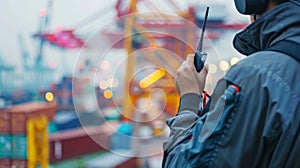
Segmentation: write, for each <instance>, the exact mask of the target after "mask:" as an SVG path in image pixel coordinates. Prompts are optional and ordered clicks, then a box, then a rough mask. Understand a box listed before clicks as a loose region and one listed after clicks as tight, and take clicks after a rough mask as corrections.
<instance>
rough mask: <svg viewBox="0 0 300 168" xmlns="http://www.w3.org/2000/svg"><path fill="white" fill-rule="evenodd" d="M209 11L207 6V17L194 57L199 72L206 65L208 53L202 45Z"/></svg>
mask: <svg viewBox="0 0 300 168" xmlns="http://www.w3.org/2000/svg"><path fill="white" fill-rule="evenodd" d="M208 11H209V7H207V8H206V12H205V17H204V21H203V24H202V32H201V37H200V41H199V43H198V46H197V49H196V52H195V57H194V65H195V68H196V70H197V72H200V71H201V70H202V68H203V67H204V63H205V60H206V57H207V53H206V52H204V51H202V46H203V38H204V31H205V27H206V21H207V17H208Z"/></svg>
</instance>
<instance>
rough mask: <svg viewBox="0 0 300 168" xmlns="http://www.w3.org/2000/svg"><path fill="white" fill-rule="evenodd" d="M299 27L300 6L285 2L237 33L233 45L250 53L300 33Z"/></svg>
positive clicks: (243, 51)
mask: <svg viewBox="0 0 300 168" xmlns="http://www.w3.org/2000/svg"><path fill="white" fill-rule="evenodd" d="M299 27H300V7H299V6H297V5H295V4H294V3H292V2H287V3H283V4H281V5H278V6H277V7H275V8H274V9H272V10H270V11H268V12H267V13H265V14H264V15H262V16H261V17H259V18H258V19H257V20H256V21H254V22H253V23H251V24H250V25H249V26H247V27H246V28H245V29H244V30H243V31H241V32H239V33H237V34H236V36H235V37H234V39H233V46H234V47H235V49H236V50H238V51H239V52H240V53H241V54H244V55H250V54H253V53H254V52H257V51H261V50H264V49H266V48H267V47H269V46H270V45H272V44H274V43H276V42H278V41H280V40H283V39H287V38H289V37H293V36H295V35H300V31H299ZM297 29H298V30H297ZM298 42H299V43H300V40H299V41H298Z"/></svg>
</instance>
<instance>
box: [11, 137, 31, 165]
mask: <svg viewBox="0 0 300 168" xmlns="http://www.w3.org/2000/svg"><path fill="white" fill-rule="evenodd" d="M12 158H14V159H26V158H27V137H26V135H24V134H13V135H12Z"/></svg>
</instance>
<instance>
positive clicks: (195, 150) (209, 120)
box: [163, 80, 238, 167]
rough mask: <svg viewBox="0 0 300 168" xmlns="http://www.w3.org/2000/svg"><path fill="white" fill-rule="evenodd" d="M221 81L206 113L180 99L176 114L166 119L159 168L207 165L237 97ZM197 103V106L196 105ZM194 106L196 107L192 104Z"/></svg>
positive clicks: (232, 113) (227, 122)
mask: <svg viewBox="0 0 300 168" xmlns="http://www.w3.org/2000/svg"><path fill="white" fill-rule="evenodd" d="M225 88H226V82H225V80H221V81H220V82H219V83H218V84H217V86H216V89H215V92H214V94H213V97H215V98H216V99H215V100H214V98H213V99H212V100H211V101H213V103H211V107H210V110H209V112H206V113H202V114H200V115H198V111H197V110H196V109H198V105H199V102H200V97H199V98H198V99H196V97H194V98H193V100H195V101H196V100H197V101H198V104H196V103H195V102H192V101H191V100H189V101H187V99H190V98H191V97H192V96H195V95H186V97H182V98H181V102H180V108H179V111H178V114H177V116H175V117H173V118H170V119H169V120H167V124H168V126H169V127H170V130H171V132H170V136H169V138H168V139H167V140H166V142H165V143H164V160H163V167H174V166H175V165H176V167H178V166H180V167H182V166H183V167H211V165H212V163H213V161H214V159H215V155H216V152H217V150H218V145H219V143H220V142H221V140H222V138H223V137H224V136H225V134H226V132H227V129H228V128H229V125H230V122H231V121H232V117H233V115H234V111H235V109H236V108H235V107H236V104H237V101H238V98H237V97H238V96H237V94H236V92H235V89H234V88H229V87H228V88H227V89H225ZM196 105H197V106H196ZM195 106H196V107H195Z"/></svg>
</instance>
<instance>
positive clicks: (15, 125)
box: [8, 102, 56, 134]
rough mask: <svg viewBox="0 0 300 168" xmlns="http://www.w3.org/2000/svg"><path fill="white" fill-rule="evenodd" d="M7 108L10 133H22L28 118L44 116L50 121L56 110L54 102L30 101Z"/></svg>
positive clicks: (24, 131) (24, 130)
mask: <svg viewBox="0 0 300 168" xmlns="http://www.w3.org/2000/svg"><path fill="white" fill-rule="evenodd" d="M8 110H9V113H10V126H11V133H12V134H24V133H26V124H27V120H28V119H32V118H38V117H41V116H46V117H47V119H48V121H52V120H53V119H54V115H55V112H56V103H55V102H49V103H43V102H30V103H24V104H20V105H15V106H12V107H10V108H9V109H8Z"/></svg>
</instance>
